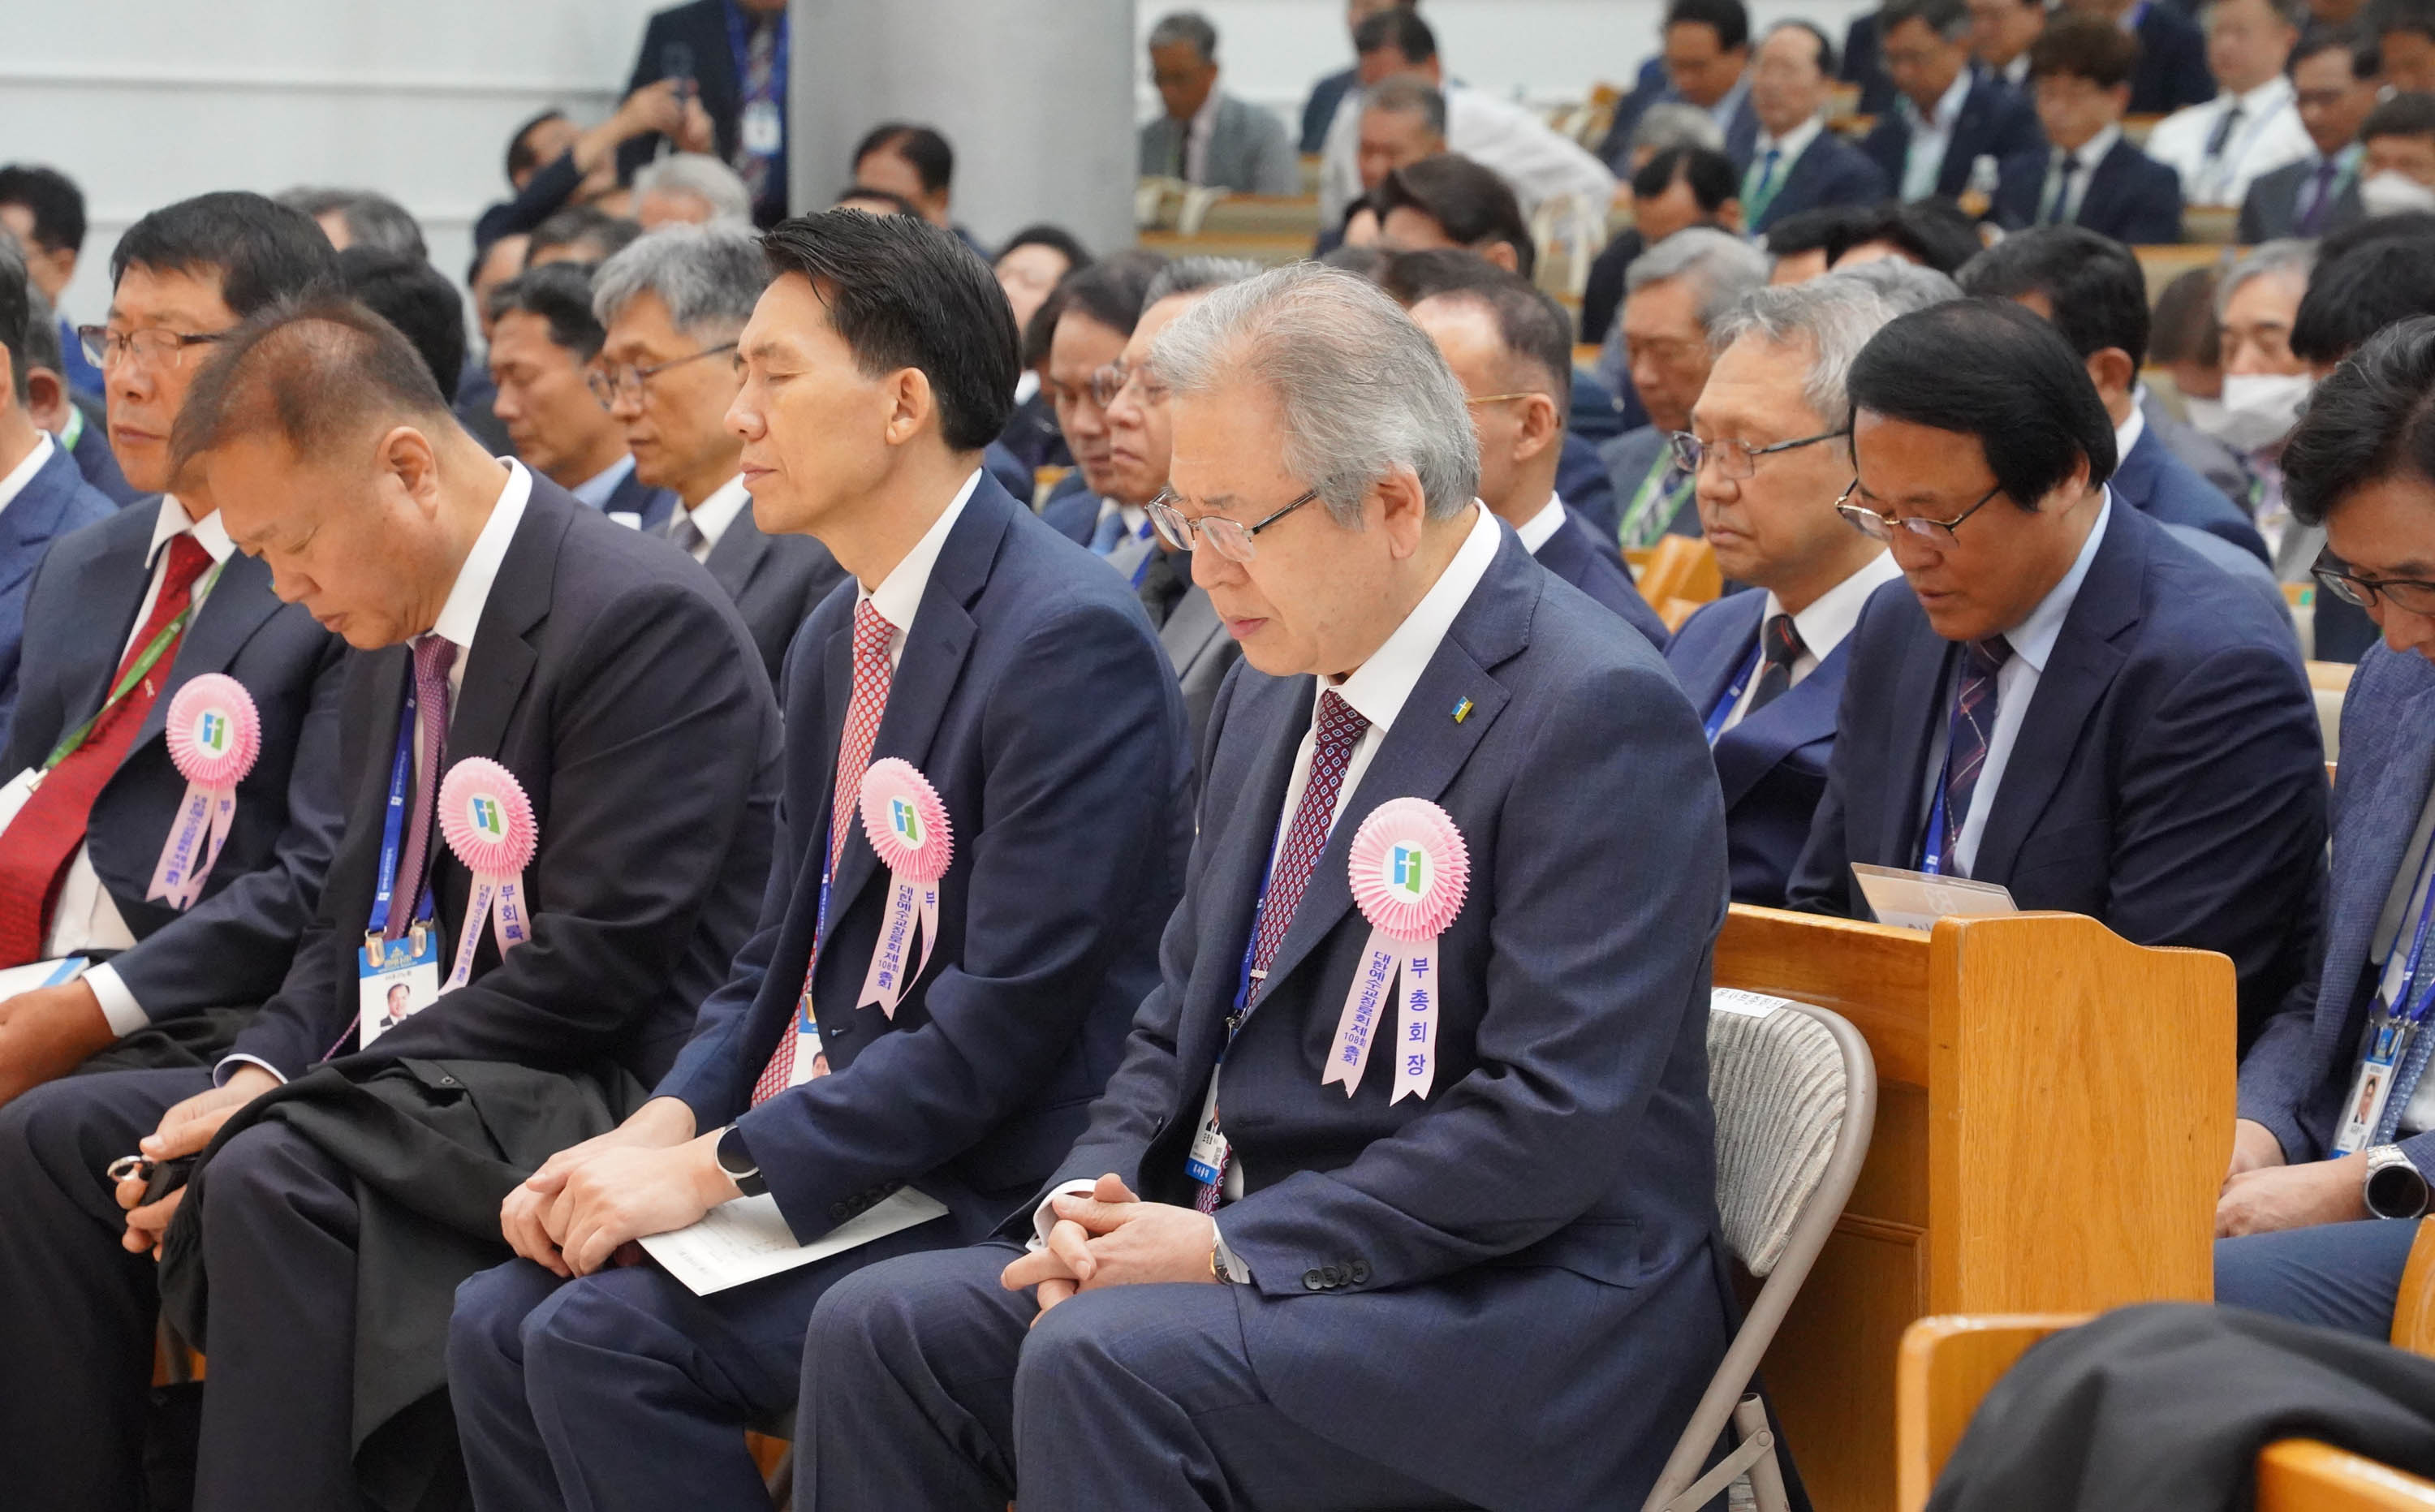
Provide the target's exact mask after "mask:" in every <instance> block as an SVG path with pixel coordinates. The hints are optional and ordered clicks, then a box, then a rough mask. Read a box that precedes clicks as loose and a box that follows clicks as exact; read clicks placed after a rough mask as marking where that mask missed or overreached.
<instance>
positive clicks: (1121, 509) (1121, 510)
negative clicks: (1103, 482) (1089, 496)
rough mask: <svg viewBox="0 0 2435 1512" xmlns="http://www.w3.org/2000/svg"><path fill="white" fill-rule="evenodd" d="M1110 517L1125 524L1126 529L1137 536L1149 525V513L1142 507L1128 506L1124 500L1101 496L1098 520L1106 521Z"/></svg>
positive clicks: (1136, 505)
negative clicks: (1143, 527)
mask: <svg viewBox="0 0 2435 1512" xmlns="http://www.w3.org/2000/svg"><path fill="white" fill-rule="evenodd" d="M1110 515H1114V516H1115V517H1116V518H1117V519H1119V520H1122V521H1123V522H1124V523H1125V528H1126V529H1127V530H1131V531H1133V532H1134V533H1136V534H1138V533H1139V532H1140V530H1141V527H1142V526H1144V525H1146V524H1148V523H1149V511H1148V509H1146V508H1144V507H1141V506H1140V505H1138V504H1127V503H1125V502H1124V501H1123V500H1122V499H1111V498H1109V497H1108V496H1107V495H1105V494H1101V495H1100V496H1099V512H1098V514H1097V517H1096V518H1097V519H1098V520H1105V519H1106V518H1107V517H1108V516H1110Z"/></svg>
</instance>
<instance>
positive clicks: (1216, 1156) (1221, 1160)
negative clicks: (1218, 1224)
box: [1183, 1072, 1227, 1187]
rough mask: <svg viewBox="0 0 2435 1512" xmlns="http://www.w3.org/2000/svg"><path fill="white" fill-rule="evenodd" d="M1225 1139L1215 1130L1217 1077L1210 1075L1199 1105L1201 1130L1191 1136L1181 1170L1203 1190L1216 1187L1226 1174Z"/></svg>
mask: <svg viewBox="0 0 2435 1512" xmlns="http://www.w3.org/2000/svg"><path fill="white" fill-rule="evenodd" d="M1226 1148H1227V1146H1226V1136H1225V1135H1224V1134H1223V1133H1220V1132H1219V1131H1218V1075H1217V1073H1215V1072H1212V1073H1210V1075H1209V1095H1208V1096H1207V1097H1206V1098H1204V1099H1202V1101H1201V1104H1200V1132H1198V1133H1196V1134H1194V1135H1193V1136H1192V1151H1191V1153H1190V1154H1188V1155H1186V1156H1185V1157H1184V1158H1183V1169H1184V1170H1185V1171H1186V1172H1188V1173H1190V1175H1191V1177H1192V1179H1194V1180H1195V1181H1198V1182H1200V1183H1201V1184H1202V1185H1204V1186H1213V1187H1214V1186H1216V1185H1217V1184H1218V1180H1219V1178H1220V1177H1224V1176H1225V1174H1226Z"/></svg>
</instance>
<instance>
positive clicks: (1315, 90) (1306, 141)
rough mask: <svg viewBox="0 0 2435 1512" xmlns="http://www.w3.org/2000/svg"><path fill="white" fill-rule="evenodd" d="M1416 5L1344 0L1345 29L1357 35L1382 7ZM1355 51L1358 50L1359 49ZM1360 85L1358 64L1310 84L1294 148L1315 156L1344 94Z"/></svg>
mask: <svg viewBox="0 0 2435 1512" xmlns="http://www.w3.org/2000/svg"><path fill="white" fill-rule="evenodd" d="M1419 4H1420V0H1344V29H1345V30H1346V31H1348V32H1352V33H1356V34H1357V33H1358V32H1359V31H1360V29H1361V23H1363V22H1365V21H1367V20H1369V19H1370V18H1371V17H1372V16H1374V15H1376V14H1377V13H1378V12H1380V11H1381V10H1389V9H1394V8H1395V7H1396V6H1399V5H1400V6H1403V7H1405V8H1407V9H1413V8H1417V7H1418V6H1419ZM1357 52H1358V49H1357V48H1356V53H1357ZM1360 88H1361V70H1360V67H1359V65H1358V64H1357V63H1356V65H1355V66H1353V67H1351V68H1341V69H1338V70H1337V71H1336V72H1335V73H1333V74H1330V75H1328V76H1327V77H1324V78H1321V80H1320V81H1319V82H1318V83H1316V84H1313V85H1312V86H1311V87H1310V98H1309V99H1307V100H1304V102H1303V107H1302V132H1301V135H1300V136H1299V137H1298V138H1297V139H1296V142H1295V146H1294V150H1295V151H1297V152H1299V153H1301V154H1302V155H1303V156H1304V157H1306V158H1311V157H1317V156H1318V155H1319V152H1320V149H1321V148H1322V147H1324V146H1327V129H1328V128H1329V127H1331V126H1333V125H1335V124H1336V112H1337V110H1338V108H1339V107H1341V106H1342V105H1343V103H1344V97H1345V95H1347V94H1357V93H1359V91H1360Z"/></svg>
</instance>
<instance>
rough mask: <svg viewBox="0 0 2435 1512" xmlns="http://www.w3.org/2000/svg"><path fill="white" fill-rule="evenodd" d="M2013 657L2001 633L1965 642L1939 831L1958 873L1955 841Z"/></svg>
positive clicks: (1940, 848)
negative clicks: (2001, 676) (1998, 688)
mask: <svg viewBox="0 0 2435 1512" xmlns="http://www.w3.org/2000/svg"><path fill="white" fill-rule="evenodd" d="M2011 660H2012V643H2011V642H2009V641H2007V640H2005V639H2004V638H2003V637H2002V636H2000V635H1996V636H1991V637H1989V638H1988V639H1986V640H1984V641H1964V642H1963V643H1961V680H1960V682H1959V683H1958V684H1957V685H1956V686H1955V687H1954V690H1953V718H1952V721H1951V724H1950V725H1949V727H1948V729H1947V732H1946V741H1947V744H1946V747H1945V750H1946V755H1945V765H1944V833H1943V834H1941V835H1939V836H1937V841H1938V844H1937V853H1938V854H1940V855H1942V856H1943V857H1944V869H1945V870H1947V871H1949V872H1953V873H1954V874H1956V875H1959V874H1960V867H1959V866H1958V865H1957V863H1956V862H1955V859H1954V855H1953V843H1954V840H1955V838H1956V837H1957V836H1959V835H1960V833H1961V823H1962V821H1963V820H1964V819H1966V818H1968V817H1969V816H1970V800H1971V798H1972V796H1973V795H1975V794H1976V793H1977V791H1978V774H1979V773H1980V772H1981V771H1983V770H1985V769H1986V765H1987V741H1988V738H1989V737H1990V736H1992V735H1993V734H1994V733H1995V676H1996V674H1997V673H2000V672H2002V671H2003V670H2004V663H2005V662H2009V661H2011Z"/></svg>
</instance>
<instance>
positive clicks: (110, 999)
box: [82, 961, 152, 1040]
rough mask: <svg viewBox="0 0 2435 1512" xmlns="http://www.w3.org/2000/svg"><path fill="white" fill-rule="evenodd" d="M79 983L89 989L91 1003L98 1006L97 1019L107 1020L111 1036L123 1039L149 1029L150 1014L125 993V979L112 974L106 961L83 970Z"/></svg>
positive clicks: (132, 994)
mask: <svg viewBox="0 0 2435 1512" xmlns="http://www.w3.org/2000/svg"><path fill="white" fill-rule="evenodd" d="M82 981H83V982H84V985H85V986H87V987H89V988H93V995H94V998H95V1001H96V1002H98V1003H100V1005H101V1016H102V1017H103V1018H105V1019H107V1020H109V1021H110V1032H111V1033H112V1034H114V1035H116V1036H118V1038H120V1039H121V1040H124V1039H126V1038H127V1037H128V1036H129V1035H130V1034H133V1033H134V1032H135V1031H136V1030H138V1029H148V1028H150V1027H152V1018H151V1015H149V1014H147V1013H146V1012H145V1011H144V1005H142V1004H140V1003H138V1002H136V1001H135V994H134V993H133V992H130V991H129V990H128V988H127V983H126V981H125V979H124V978H122V977H120V976H119V974H118V973H117V972H116V971H112V970H111V968H110V964H109V963H108V962H107V961H105V962H103V963H102V964H101V965H99V966H95V967H93V968H91V969H89V970H88V971H86V972H85V973H84V976H83V978H82Z"/></svg>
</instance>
